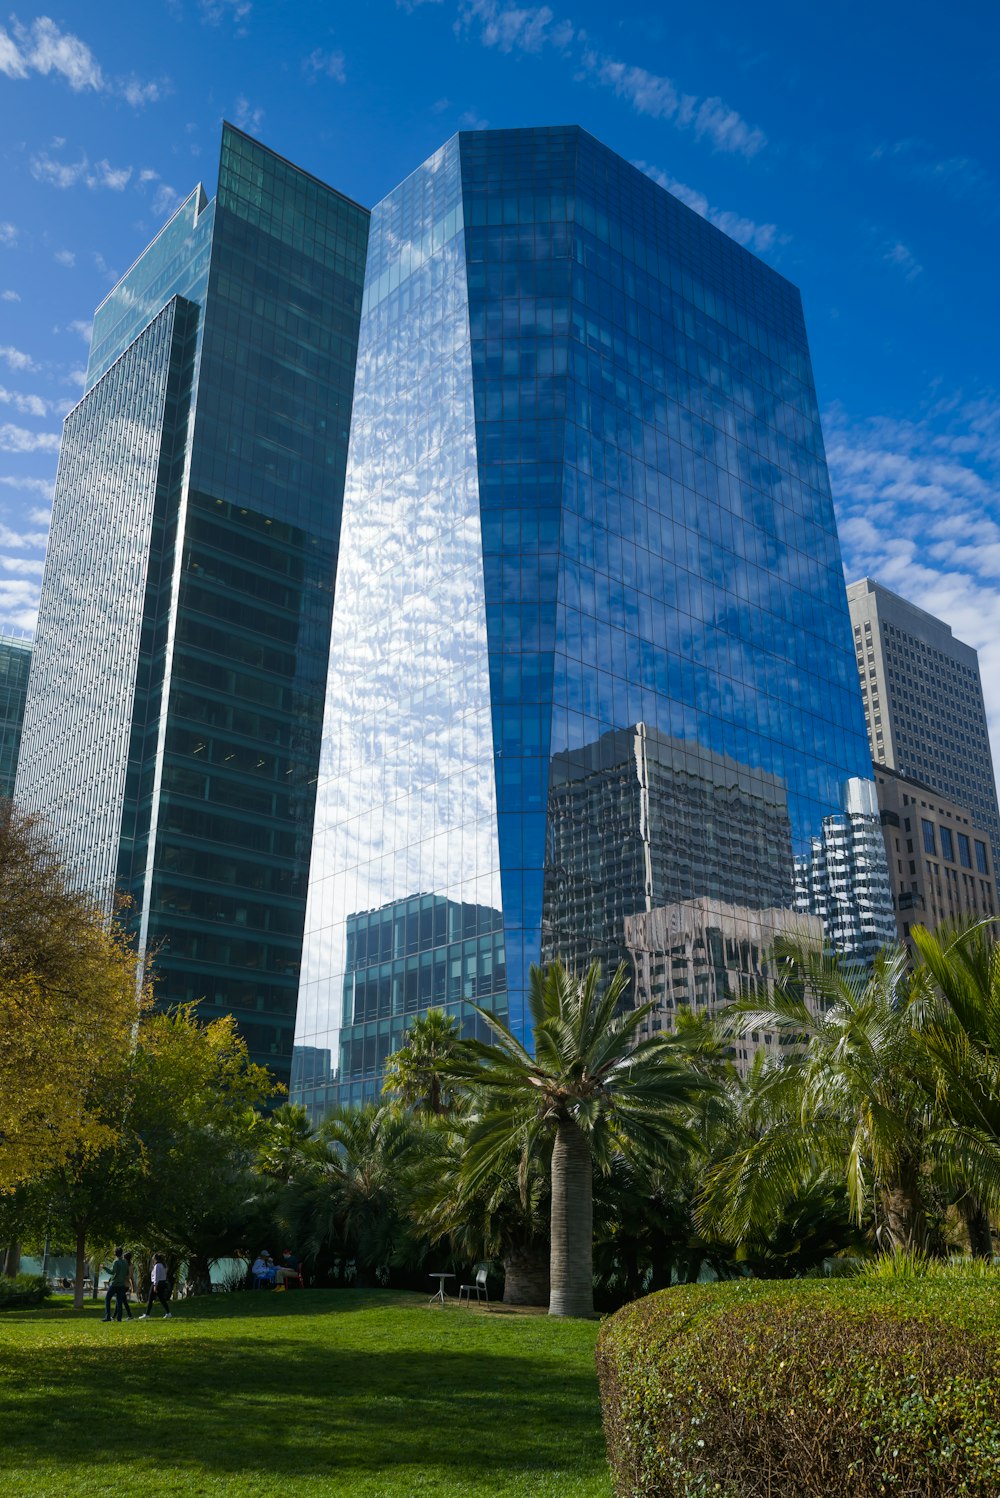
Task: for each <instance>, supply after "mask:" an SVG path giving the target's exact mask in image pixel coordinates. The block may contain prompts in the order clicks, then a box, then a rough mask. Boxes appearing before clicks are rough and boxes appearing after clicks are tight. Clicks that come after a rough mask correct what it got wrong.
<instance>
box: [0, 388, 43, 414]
mask: <svg viewBox="0 0 1000 1498" xmlns="http://www.w3.org/2000/svg"><path fill="white" fill-rule="evenodd" d="M0 405H2V406H13V407H14V410H15V411H20V413H21V415H22V416H47V415H48V414H49V411H50V410H52V407H53V403H52V402H51V401H48V400H46V399H45V397H44V396H41V395H25V394H23V392H22V391H20V390H6V389H4V387H3V385H0Z"/></svg>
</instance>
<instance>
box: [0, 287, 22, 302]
mask: <svg viewBox="0 0 1000 1498" xmlns="http://www.w3.org/2000/svg"><path fill="white" fill-rule="evenodd" d="M20 300H21V293H20V292H19V291H13V290H11V288H10V287H8V288H7V290H6V291H0V302H19V301H20Z"/></svg>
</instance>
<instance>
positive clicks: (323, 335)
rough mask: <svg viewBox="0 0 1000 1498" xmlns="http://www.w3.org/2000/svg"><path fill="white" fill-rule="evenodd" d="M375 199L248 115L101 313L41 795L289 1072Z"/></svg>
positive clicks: (68, 522)
mask: <svg viewBox="0 0 1000 1498" xmlns="http://www.w3.org/2000/svg"><path fill="white" fill-rule="evenodd" d="M367 234H368V214H367V212H366V211H365V210H364V209H362V208H359V207H358V206H357V205H356V204H354V203H352V202H350V201H349V200H347V199H346V198H344V197H342V196H341V195H340V194H339V193H337V192H335V191H333V189H331V188H329V187H327V186H326V185H324V184H323V183H322V182H319V181H317V180H316V179H315V178H314V177H311V176H310V175H309V174H308V173H306V172H303V171H301V170H299V169H298V168H296V167H294V166H292V165H290V164H289V163H288V162H286V161H284V160H282V158H281V157H279V156H276V155H275V154H274V153H273V152H271V151H268V150H266V149H265V148H264V147H263V146H261V145H259V144H258V143H257V142H255V141H253V140H250V139H249V138H248V137H247V136H245V135H243V134H242V133H241V132H240V131H238V130H235V129H233V128H232V127H231V126H228V125H227V126H225V127H224V130H223V137H222V155H221V163H220V168H219V189H218V195H217V196H216V198H215V199H214V200H212V201H211V202H208V201H207V200H206V198H205V194H204V193H203V191H202V189H201V188H200V187H199V188H198V189H197V190H196V191H195V192H194V193H192V195H191V196H190V197H189V198H188V200H187V202H186V203H185V204H184V205H183V206H182V207H181V208H180V209H179V210H178V212H177V214H176V215H175V216H174V217H173V218H172V219H171V221H170V222H169V223H168V224H167V225H166V226H165V228H164V229H163V230H162V231H161V233H160V234H159V235H158V236H157V238H156V239H155V240H154V241H153V243H152V244H151V245H150V246H149V248H148V249H147V250H146V251H145V252H144V254H143V255H142V256H141V257H140V259H139V260H138V261H137V262H136V264H135V265H134V266H133V267H132V269H131V270H130V271H129V272H128V273H127V275H126V276H125V277H124V279H123V280H122V281H121V282H120V283H119V285H118V286H117V287H115V289H114V290H113V291H112V292H111V293H110V295H109V297H108V298H107V299H106V301H105V302H103V303H102V305H101V306H100V307H99V308H98V311H97V314H96V316H95V320H94V335H93V344H92V348H91V357H90V367H89V370H88V375H87V389H86V393H85V395H84V396H83V399H82V400H81V402H80V403H79V405H78V406H77V407H76V408H75V409H74V410H73V411H72V412H71V413H70V415H69V416H68V417H67V420H66V426H65V430H64V435H63V444H62V449H61V452H60V461H59V472H58V477H57V481H56V494H55V503H54V507H53V519H52V531H51V538H50V543H49V552H48V556H47V559H46V568H45V577H44V582H43V588H42V602H41V610H40V615H39V624H38V633H37V639H36V647H35V657H36V669H35V670H34V672H33V674H32V678H31V685H30V691H29V697H28V705H27V712H26V718H25V729H24V746H23V752H22V756H21V768H20V772H19V776H18V782H17V798H18V800H19V802H20V804H21V805H22V806H23V808H24V809H25V810H30V811H38V812H41V813H42V814H44V815H45V816H46V817H47V818H48V820H49V822H50V825H51V828H52V831H53V832H54V833H55V834H56V835H57V836H58V838H59V839H60V841H61V842H62V844H63V846H64V847H65V849H66V852H67V855H68V857H69V860H70V864H71V868H72V869H73V871H74V873H75V875H76V877H77V878H78V879H79V880H80V881H81V883H85V884H87V885H88V886H90V887H92V888H94V889H96V890H99V891H101V893H102V894H103V895H105V896H106V897H107V898H109V899H110V897H111V893H112V890H113V889H114V887H115V886H116V885H117V886H118V887H119V888H120V889H123V890H125V891H127V892H128V893H129V894H130V895H131V896H132V899H133V902H134V906H133V908H134V915H135V920H136V924H137V929H138V932H139V935H140V939H141V941H142V943H143V945H144V947H145V948H146V949H152V950H155V952H156V953H157V958H156V971H157V973H158V975H159V987H158V991H159V994H160V997H161V999H162V1000H163V1001H165V1002H171V1003H176V1002H180V1001H185V1000H191V999H204V1000H205V1002H204V1004H203V1005H202V1009H201V1013H202V1014H203V1015H205V1016H210V1015H212V1014H218V1013H230V1012H231V1013H233V1014H234V1015H236V1017H237V1019H238V1020H239V1023H240V1026H241V1028H242V1030H243V1033H244V1034H245V1035H246V1037H247V1039H248V1041H249V1044H250V1048H251V1051H252V1052H253V1054H254V1056H255V1057H256V1059H258V1060H262V1061H266V1062H267V1063H268V1064H269V1065H270V1066H271V1067H272V1068H273V1069H274V1070H275V1071H276V1072H277V1074H278V1075H279V1077H285V1078H287V1075H288V1069H289V1060H290V1055H291V1041H292V1032H293V1025H294V1015H295V1004H296V993H297V989H298V976H299V957H300V950H301V938H302V923H303V914H304V906H305V891H306V874H307V870H308V863H309V846H310V837H311V831H312V819H313V802H314V796H315V779H316V769H317V764H318V758H319V737H320V727H321V715H322V696H323V683H324V681H325V678H326V668H327V655H328V649H329V640H330V618H331V610H332V603H333V584H334V578H335V574H336V567H337V548H338V541H339V536H340V521H341V505H342V499H343V485H344V473H345V465H346V458H347V441H348V432H349V428H350V417H351V399H352V390H353V385H354V371H355V361H356V354H357V337H358V321H359V315H360V308H361V291H362V279H363V272H364V263H365V250H366V242H367Z"/></svg>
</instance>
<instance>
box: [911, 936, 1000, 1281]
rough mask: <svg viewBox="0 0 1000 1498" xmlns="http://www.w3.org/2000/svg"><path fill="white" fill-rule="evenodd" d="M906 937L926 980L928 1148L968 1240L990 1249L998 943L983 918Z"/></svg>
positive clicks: (998, 1139) (998, 1131) (999, 1072)
mask: <svg viewBox="0 0 1000 1498" xmlns="http://www.w3.org/2000/svg"><path fill="white" fill-rule="evenodd" d="M913 942H914V946H915V947H916V949H917V952H918V953H919V955H920V958H921V960H922V962H923V965H924V968H925V969H926V971H927V973H928V974H929V975H930V978H931V979H932V981H933V990H932V994H933V1000H936V1001H937V1002H936V1003H935V1002H933V1001H925V1004H924V1006H923V1007H922V1010H921V1013H920V1016H919V1018H920V1022H921V1038H922V1041H923V1045H924V1052H925V1060H926V1062H927V1063H928V1064H929V1065H930V1068H931V1072H932V1075H931V1078H930V1085H932V1086H933V1088H934V1091H935V1095H936V1097H937V1099H938V1103H939V1111H940V1113H941V1115H942V1116H941V1119H940V1122H939V1123H938V1125H937V1127H936V1128H934V1129H933V1130H932V1132H931V1135H930V1138H929V1140H928V1151H929V1153H930V1154H931V1156H932V1157H933V1159H934V1161H935V1164H936V1165H937V1168H938V1170H939V1172H940V1173H941V1174H942V1175H943V1176H944V1177H945V1179H946V1180H947V1182H948V1184H949V1185H951V1186H952V1188H953V1189H954V1190H955V1191H956V1204H957V1206H958V1209H959V1212H960V1213H961V1216H962V1219H963V1221H964V1223H965V1227H966V1231H967V1232H968V1235H969V1246H970V1248H971V1250H972V1253H973V1255H974V1256H975V1257H977V1258H989V1257H990V1256H991V1255H992V1252H993V1238H992V1233H991V1230H990V1215H989V1211H988V1210H987V1207H986V1205H985V1204H986V1203H987V1202H991V1201H992V1202H993V1203H996V1202H997V1201H998V1200H1000V944H998V943H997V942H996V941H995V940H994V939H993V935H992V928H991V927H990V925H989V924H988V923H985V922H983V923H980V924H977V925H973V926H971V927H968V928H966V929H964V930H961V929H956V930H951V931H942V932H938V933H937V934H932V933H931V932H929V931H927V930H925V929H924V928H923V927H922V926H918V927H916V928H915V929H914V931H913Z"/></svg>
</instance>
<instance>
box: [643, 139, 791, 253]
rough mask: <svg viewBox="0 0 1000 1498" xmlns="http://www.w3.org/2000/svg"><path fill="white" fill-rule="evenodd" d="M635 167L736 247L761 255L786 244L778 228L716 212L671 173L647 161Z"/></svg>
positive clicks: (705, 199) (722, 210)
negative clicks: (734, 241) (741, 246)
mask: <svg viewBox="0 0 1000 1498" xmlns="http://www.w3.org/2000/svg"><path fill="white" fill-rule="evenodd" d="M634 165H635V166H637V167H638V168H639V170H640V171H641V172H645V173H646V176H647V177H652V179H653V181H654V182H658V183H659V184H660V186H661V187H665V188H666V189H667V192H669V193H672V194H673V196H674V197H675V198H680V200H681V202H682V203H686V204H687V206H688V207H689V208H693V209H694V211H695V213H698V214H700V215H701V217H702V218H707V219H708V221H709V223H712V224H715V226H716V228H718V229H721V230H722V232H723V234H728V235H729V237H730V239H735V240H736V242H737V244H742V245H746V246H747V248H748V249H751V250H756V251H757V252H758V253H762V252H764V251H766V250H770V249H773V247H774V245H775V244H776V243H778V242H779V239H780V240H781V242H782V243H784V242H785V237H784V236H779V234H778V229H777V225H776V224H758V223H756V222H755V221H754V220H753V219H752V218H744V217H743V216H742V214H739V213H732V212H730V211H729V210H728V209H723V208H713V207H712V205H711V203H710V202H709V201H708V199H707V198H706V196H705V194H704V193H703V192H698V191H697V189H696V188H693V187H688V185H687V184H686V183H685V182H678V181H677V179H676V177H671V176H670V174H669V172H664V171H661V170H660V168H659V167H656V166H650V164H649V162H648V161H636V162H635V163H634Z"/></svg>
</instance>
